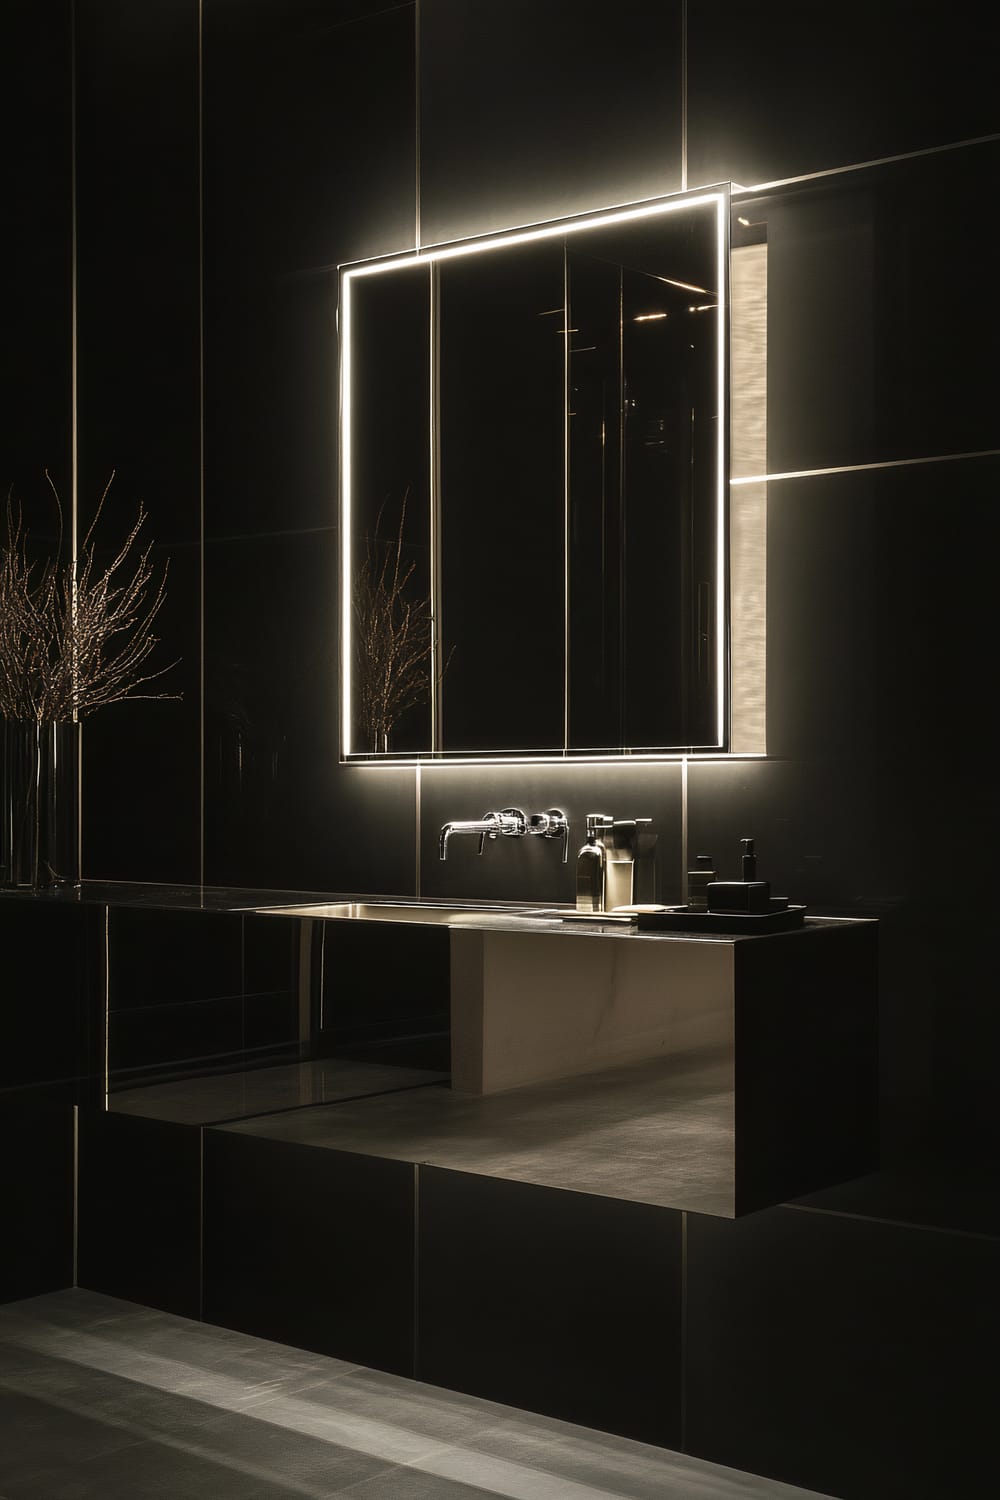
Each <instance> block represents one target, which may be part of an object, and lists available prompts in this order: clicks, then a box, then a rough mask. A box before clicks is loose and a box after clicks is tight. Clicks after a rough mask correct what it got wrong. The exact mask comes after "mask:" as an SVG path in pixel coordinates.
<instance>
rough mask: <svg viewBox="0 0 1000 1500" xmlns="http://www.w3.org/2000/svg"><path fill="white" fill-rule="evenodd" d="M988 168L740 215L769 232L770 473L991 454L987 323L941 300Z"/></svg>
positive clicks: (943, 167)
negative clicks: (987, 451) (982, 452)
mask: <svg viewBox="0 0 1000 1500" xmlns="http://www.w3.org/2000/svg"><path fill="white" fill-rule="evenodd" d="M998 166H1000V143H998V142H996V141H991V142H987V143H984V144H981V145H978V146H969V147H966V148H964V149H960V150H954V151H946V152H939V153H937V154H935V155H931V156H926V157H920V158H917V159H916V160H909V161H904V162H897V163H894V164H892V165H891V166H886V167H882V168H880V169H877V170H876V169H872V170H869V171H861V172H849V173H846V174H843V175H837V176H834V177H827V178H823V179H821V180H820V181H818V182H817V181H810V182H807V183H804V184H799V185H797V186H794V187H790V188H788V189H786V190H784V191H775V192H772V193H769V194H768V195H766V196H765V197H760V198H753V199H750V200H743V201H741V202H740V203H739V205H738V208H737V213H739V214H740V215H742V216H743V217H744V218H747V219H750V220H751V221H753V223H754V225H760V224H761V223H766V226H767V261H768V310H767V337H768V358H767V382H768V391H767V403H768V424H767V426H768V433H767V444H768V448H767V454H768V464H767V466H768V471H769V472H770V473H772V474H775V473H783V472H787V471H789V470H798V469H806V468H818V467H823V466H829V465H839V464H858V463H873V462H881V461H884V460H887V459H897V458H913V457H916V456H920V455H926V454H933V455H936V454H943V453H970V452H976V451H979V450H981V449H984V448H992V447H995V446H996V406H997V394H998V384H1000V380H998V376H997V373H996V366H995V362H994V361H993V360H992V359H991V358H990V354H989V350H990V349H991V348H992V347H993V345H994V343H995V340H996V337H997V334H998V332H1000V321H998V320H1000V315H998V313H997V310H996V308H995V307H994V306H993V302H992V299H989V298H987V299H985V300H984V301H983V302H982V303H969V302H966V301H964V300H963V299H962V298H956V296H955V289H956V288H957V287H958V286H960V285H962V284H963V283H964V282H965V281H966V280H967V278H968V276H969V270H970V267H972V266H974V265H977V264H983V263H985V262H986V261H987V260H988V259H989V255H990V253H991V250H990V247H991V246H992V243H993V239H994V223H993V215H992V214H990V213H984V212H983V208H982V198H981V190H982V184H983V183H984V182H989V181H993V180H995V178H996V175H997V170H998ZM845 377H848V378H845Z"/></svg>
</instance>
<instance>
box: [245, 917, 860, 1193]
mask: <svg viewBox="0 0 1000 1500" xmlns="http://www.w3.org/2000/svg"><path fill="white" fill-rule="evenodd" d="M262 915H267V916H269V917H272V918H283V919H286V920H287V919H288V918H295V919H297V920H300V921H302V922H303V923H308V924H310V925H311V924H316V925H317V926H318V927H319V928H320V929H321V931H320V937H321V938H323V939H324V941H325V940H326V937H327V934H326V933H324V932H323V931H322V929H323V928H325V927H327V924H329V929H331V930H332V931H331V932H330V934H329V946H328V947H327V948H326V950H325V951H326V953H327V958H326V962H327V963H328V964H329V963H331V962H333V963H335V962H336V953H337V939H336V930H337V929H338V928H339V927H341V926H342V925H343V924H351V926H352V927H355V928H356V927H357V926H358V925H359V924H360V925H362V926H363V927H365V928H367V929H368V930H370V931H371V933H372V935H373V943H375V942H377V945H378V948H380V949H382V951H384V949H385V945H386V944H387V943H390V942H391V937H390V936H389V933H388V932H387V931H386V928H387V927H388V928H390V929H391V928H392V927H396V928H397V929H398V928H407V929H412V928H414V927H418V928H419V927H424V928H433V929H437V930H438V932H439V934H440V935H441V937H442V938H443V937H444V936H445V935H446V938H447V947H448V966H449V974H450V980H449V988H450V1014H451V1082H450V1086H448V1085H444V1084H437V1085H435V1086H433V1087H429V1088H427V1089H421V1090H419V1091H418V1092H415V1093H408V1094H407V1095H406V1096H405V1097H403V1096H401V1095H395V1096H393V1097H392V1098H391V1099H389V1098H384V1097H380V1098H376V1099H366V1100H358V1101H355V1102H354V1103H352V1104H350V1105H347V1106H342V1107H338V1109H337V1110H336V1111H335V1112H329V1113H322V1112H321V1113H320V1115H319V1116H317V1117H316V1118H309V1116H310V1115H315V1113H316V1112H315V1111H306V1112H299V1115H298V1116H297V1117H296V1118H292V1117H289V1118H288V1119H287V1120H286V1121H284V1122H283V1123H281V1125H280V1127H275V1125H274V1124H273V1123H272V1124H271V1125H269V1126H265V1127H264V1128H265V1129H266V1130H267V1131H268V1132H269V1133H270V1132H271V1131H273V1129H275V1128H280V1129H281V1130H283V1131H290V1132H292V1134H293V1135H297V1134H300V1133H301V1132H302V1131H305V1132H306V1136H307V1137H308V1138H309V1139H311V1140H312V1142H313V1144H317V1143H319V1141H318V1139H317V1133H318V1136H319V1137H322V1138H323V1139H325V1138H326V1136H327V1135H329V1137H330V1139H329V1141H328V1144H330V1145H335V1146H336V1147H337V1148H338V1149H343V1150H348V1151H358V1152H360V1153H362V1154H371V1155H376V1156H387V1157H391V1158H393V1159H404V1160H414V1161H421V1162H426V1163H431V1164H434V1165H439V1166H445V1167H447V1166H451V1167H454V1168H456V1169H459V1170H466V1171H481V1172H485V1173H487V1174H488V1175H499V1176H510V1177H514V1178H519V1179H520V1180H526V1181H533V1182H542V1183H545V1184H546V1185H549V1186H561V1187H566V1188H573V1189H575V1190H577V1191H592V1192H599V1193H602V1194H606V1195H609V1196H621V1197H626V1198H632V1199H636V1200H638V1201H643V1202H652V1203H658V1204H663V1205H665V1206H670V1207H674V1208H687V1209H691V1210H693V1211H698V1212H707V1213H717V1214H725V1215H733V1214H738V1213H743V1212H747V1211H749V1210H751V1209H754V1208H759V1207H763V1206H764V1205H765V1204H770V1203H775V1202H779V1201H782V1200H783V1199H785V1198H789V1197H794V1196H797V1195H800V1194H802V1193H805V1192H810V1191H813V1190H816V1189H818V1188H820V1187H822V1186H827V1185H829V1184H831V1183H833V1182H836V1181H839V1180H843V1179H844V1178H846V1177H850V1176H854V1175H857V1174H858V1173H861V1172H864V1171H867V1170H870V1168H871V1167H872V1166H873V1165H874V1162H875V1151H876V1147H875V1141H876V1076H877V1027H876V993H877V975H876V965H877V930H878V924H877V922H875V921H873V920H868V919H860V920H853V919H836V918H823V917H815V918H806V919H805V920H804V921H803V923H802V925H801V926H800V927H799V928H797V929H796V930H792V931H786V932H765V933H742V932H734V933H718V932H711V933H707V932H694V933H687V932H683V931H681V932H675V931H671V932H645V931H639V930H637V929H636V927H635V926H633V925H630V924H628V923H625V922H621V921H612V920H601V919H600V918H599V917H593V918H591V919H584V920H581V919H579V918H578V917H577V915H576V914H575V913H572V912H571V911H566V912H565V913H562V914H559V913H557V912H555V911H544V912H538V913H536V912H533V911H532V910H531V909H529V908H523V907H520V908H519V907H514V906H511V907H498V906H489V905H487V904H485V903H484V904H482V905H479V906H476V905H474V904H471V903H470V904H469V905H466V906H444V905H440V904H435V903H432V902H428V903H420V902H391V901H384V902H380V901H365V902H351V901H342V902H331V903H323V904H316V903H312V904H311V903H305V904H302V905H299V906H290V907H287V908H284V909H281V908H277V907H271V908H269V909H268V910H267V912H266V913H262ZM442 930H443V931H442ZM376 952H377V949H376V947H374V946H373V949H372V953H373V959H374V955H375V953H376ZM375 961H377V959H376V960H375ZM234 1128H235V1127H234ZM241 1128H242V1127H241ZM246 1128H247V1129H248V1130H252V1129H253V1128H254V1127H252V1126H250V1125H248V1126H247V1127H246Z"/></svg>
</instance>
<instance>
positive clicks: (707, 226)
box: [340, 188, 729, 760]
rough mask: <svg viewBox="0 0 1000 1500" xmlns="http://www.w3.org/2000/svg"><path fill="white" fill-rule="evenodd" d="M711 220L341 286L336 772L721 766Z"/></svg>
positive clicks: (628, 228) (719, 304) (440, 264)
mask: <svg viewBox="0 0 1000 1500" xmlns="http://www.w3.org/2000/svg"><path fill="white" fill-rule="evenodd" d="M728 276H729V194H728V189H726V188H712V189H708V190H704V191H700V192H697V193H691V194H686V195H677V196H673V197H669V198H661V199H656V200H650V201H647V202H644V203H641V204H637V205H634V206H632V207H631V208H623V209H615V210H611V211H608V212H605V213H600V214H592V215H587V216H584V217H578V218H575V219H570V220H563V221H560V222H558V223H552V224H544V225H539V226H536V227H535V228H532V229H527V230H517V231H512V232H510V233H508V234H500V235H492V236H489V237H488V238H482V239H477V240H469V241H464V242H461V243H455V244H448V245H441V246H437V247H435V248H432V249H429V250H423V251H419V252H412V253H409V254H406V255H400V256H396V257H392V258H389V259H383V260H380V261H372V262H365V263H360V264H355V265H351V266H346V267H343V268H342V270H341V286H340V357H341V418H340V420H341V428H340V456H341V518H340V519H341V567H342V578H341V587H342V643H343V656H342V663H341V668H342V750H343V756H344V758H345V759H351V760H353V759H366V760H372V759H376V760H383V759H390V760H420V759H434V760H452V759H477V758H492V757H503V758H518V759H520V758H530V757H540V758H546V757H554V758H559V759H574V758H580V759H583V758H587V757H599V758H602V759H603V758H606V757H608V756H617V755H656V754H671V753H674V754H676V753H683V752H685V751H716V752H717V751H719V750H724V749H726V747H727V735H728V712H727V704H728V693H727V666H728V620H727V598H728V588H727V568H728V562H727V504H726V496H727V464H728V453H727V443H728V408H727V385H728V382H727V366H728V357H729V351H728V330H729V316H728V306H729V288H728Z"/></svg>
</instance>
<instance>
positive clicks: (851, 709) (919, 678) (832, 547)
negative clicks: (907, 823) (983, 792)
mask: <svg viewBox="0 0 1000 1500" xmlns="http://www.w3.org/2000/svg"><path fill="white" fill-rule="evenodd" d="M998 465H1000V460H998V459H993V458H984V459H975V460H973V459H970V460H966V461H956V462H948V463H938V464H915V465H912V466H907V467H902V468H899V467H893V468H886V469H875V470H864V471H861V472H857V473H850V474H835V475H830V476H824V477H821V478H813V479H803V480H787V481H784V482H782V483H778V484H772V485H770V486H769V488H768V501H767V509H768V541H767V620H768V629H767V749H768V754H769V755H777V756H791V757H794V758H808V759H811V760H814V761H816V762H833V761H835V760H837V759H838V758H846V759H848V760H849V761H850V760H853V759H854V757H855V756H856V754H857V752H858V750H859V748H862V747H863V750H864V754H865V756H866V757H872V758H875V757H882V756H887V755H898V756H900V757H906V756H910V755H912V754H913V753H914V752H919V751H920V749H921V747H923V748H924V749H925V750H930V749H931V748H932V747H935V746H940V745H943V744H944V743H946V742H947V741H948V740H951V741H952V742H953V743H954V742H956V741H957V742H964V743H971V742H972V741H973V740H974V737H975V734H976V732H977V720H978V715H979V711H980V704H981V696H982V681H983V667H984V658H983V651H984V649H985V643H986V642H987V641H988V640H989V639H990V633H991V623H990V598H991V584H990V573H991V568H992V563H991V561H990V559H991V557H992V552H993V538H994V537H995V532H996V516H995V508H994V505H993V498H992V497H993V492H994V489H995V484H996V476H997V473H998Z"/></svg>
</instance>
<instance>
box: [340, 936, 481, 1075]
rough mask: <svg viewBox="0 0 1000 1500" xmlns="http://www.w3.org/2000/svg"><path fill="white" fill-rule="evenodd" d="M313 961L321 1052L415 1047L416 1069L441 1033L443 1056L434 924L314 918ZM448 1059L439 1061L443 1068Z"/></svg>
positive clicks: (444, 1002) (444, 1042)
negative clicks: (388, 926)
mask: <svg viewBox="0 0 1000 1500" xmlns="http://www.w3.org/2000/svg"><path fill="white" fill-rule="evenodd" d="M316 926H317V928H318V932H317V934H316V937H317V940H318V951H316V952H315V953H314V957H313V964H314V969H317V970H318V972H319V974H320V975H321V986H320V987H321V1000H320V1016H319V1021H320V1030H319V1034H318V1037H317V1046H318V1048H319V1051H320V1053H321V1054H322V1055H323V1056H330V1057H353V1058H357V1059H361V1058H369V1059H370V1060H371V1061H372V1062H378V1061H382V1060H383V1058H384V1057H388V1056H389V1054H390V1053H391V1056H392V1057H393V1058H398V1057H399V1056H400V1055H401V1054H402V1053H404V1052H405V1051H406V1049H407V1048H408V1047H411V1046H412V1047H413V1049H414V1054H413V1055H414V1063H413V1065H414V1066H415V1067H419V1066H420V1065H421V1063H420V1058H421V1057H422V1056H424V1055H425V1054H426V1052H427V1049H428V1048H430V1047H432V1046H434V1042H433V1038H434V1037H437V1038H439V1039H440V1043H441V1046H442V1047H443V1050H444V1053H445V1056H446V1057H447V1056H448V1037H449V1030H450V1026H451V1014H450V1006H451V997H450V991H449V982H450V953H449V946H448V937H449V935H448V933H447V932H446V931H444V930H443V929H441V928H434V927H406V926H403V927H401V928H398V929H394V930H393V933H392V937H391V939H390V940H387V938H386V933H385V929H384V928H382V927H381V926H380V924H378V923H371V922H359V923H352V922H343V923H339V922H320V923H317V924H316ZM449 1066H450V1059H449V1060H448V1061H446V1062H445V1063H444V1067H445V1069H446V1070H447V1069H448V1067H449Z"/></svg>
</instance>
